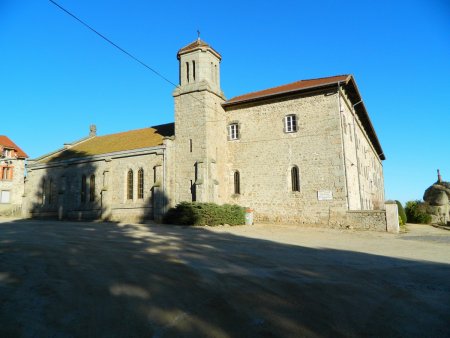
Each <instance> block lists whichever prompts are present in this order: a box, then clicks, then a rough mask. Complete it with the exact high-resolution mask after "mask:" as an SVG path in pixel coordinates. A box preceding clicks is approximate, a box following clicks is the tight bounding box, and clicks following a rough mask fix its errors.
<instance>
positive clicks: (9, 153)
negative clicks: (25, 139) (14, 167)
mask: <svg viewBox="0 0 450 338" xmlns="http://www.w3.org/2000/svg"><path fill="white" fill-rule="evenodd" d="M3 157H6V158H11V157H13V156H12V150H11V149H4V150H3Z"/></svg>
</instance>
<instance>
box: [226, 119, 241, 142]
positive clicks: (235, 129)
mask: <svg viewBox="0 0 450 338" xmlns="http://www.w3.org/2000/svg"><path fill="white" fill-rule="evenodd" d="M228 137H229V138H230V140H237V139H239V124H237V123H232V124H230V125H229V126H228Z"/></svg>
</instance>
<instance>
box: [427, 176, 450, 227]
mask: <svg viewBox="0 0 450 338" xmlns="http://www.w3.org/2000/svg"><path fill="white" fill-rule="evenodd" d="M437 173H438V180H437V182H436V183H434V184H433V185H432V186H430V187H429V188H428V189H427V190H425V194H424V195H423V200H424V201H425V202H427V203H428V204H429V207H428V209H427V212H428V213H430V214H431V216H432V222H433V223H441V224H447V222H449V221H450V214H449V212H450V182H444V181H442V177H441V173H440V172H439V169H438V171H437Z"/></svg>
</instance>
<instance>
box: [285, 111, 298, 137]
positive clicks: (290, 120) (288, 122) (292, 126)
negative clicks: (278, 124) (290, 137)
mask: <svg viewBox="0 0 450 338" xmlns="http://www.w3.org/2000/svg"><path fill="white" fill-rule="evenodd" d="M284 131H285V132H286V133H295V132H296V131H297V119H296V116H295V115H294V114H291V115H287V116H286V117H285V118H284Z"/></svg>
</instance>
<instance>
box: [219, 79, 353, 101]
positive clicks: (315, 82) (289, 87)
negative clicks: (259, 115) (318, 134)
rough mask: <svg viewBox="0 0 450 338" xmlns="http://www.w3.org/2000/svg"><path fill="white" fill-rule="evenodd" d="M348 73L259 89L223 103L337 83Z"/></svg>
mask: <svg viewBox="0 0 450 338" xmlns="http://www.w3.org/2000/svg"><path fill="white" fill-rule="evenodd" d="M348 77H349V75H336V76H331V77H323V78H318V79H310V80H302V81H297V82H293V83H289V84H285V85H282V86H278V87H273V88H269V89H264V90H260V91H257V92H253V93H248V94H244V95H240V96H235V97H233V98H231V99H229V100H228V101H226V102H225V103H224V106H226V105H229V104H234V103H237V102H244V101H250V100H254V99H259V98H263V97H267V96H272V95H277V94H282V93H289V92H294V91H298V90H302V89H310V88H315V87H321V86H325V85H329V84H333V83H338V82H340V81H346V80H347V78H348Z"/></svg>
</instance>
